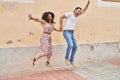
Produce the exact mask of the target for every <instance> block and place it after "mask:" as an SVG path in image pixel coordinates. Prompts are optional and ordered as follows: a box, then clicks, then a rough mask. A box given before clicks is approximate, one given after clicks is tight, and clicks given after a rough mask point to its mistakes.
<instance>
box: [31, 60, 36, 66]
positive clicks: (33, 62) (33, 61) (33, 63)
mask: <svg viewBox="0 0 120 80" xmlns="http://www.w3.org/2000/svg"><path fill="white" fill-rule="evenodd" d="M35 61H36V59H35V58H33V59H32V65H33V66H34V65H35Z"/></svg>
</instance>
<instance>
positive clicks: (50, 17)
mask: <svg viewBox="0 0 120 80" xmlns="http://www.w3.org/2000/svg"><path fill="white" fill-rule="evenodd" d="M52 19H53V17H52V15H51V14H48V20H49V22H51V21H52Z"/></svg>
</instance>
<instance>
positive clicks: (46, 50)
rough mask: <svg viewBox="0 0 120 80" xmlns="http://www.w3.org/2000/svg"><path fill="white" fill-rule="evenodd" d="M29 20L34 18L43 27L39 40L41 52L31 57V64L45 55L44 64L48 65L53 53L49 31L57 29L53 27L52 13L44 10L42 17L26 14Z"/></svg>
mask: <svg viewBox="0 0 120 80" xmlns="http://www.w3.org/2000/svg"><path fill="white" fill-rule="evenodd" d="M28 17H29V20H34V21H36V22H40V23H41V25H42V27H43V33H42V36H41V38H40V42H41V50H42V52H41V53H38V54H37V55H36V56H35V57H34V58H33V59H32V65H33V66H34V65H35V61H36V60H38V59H39V58H41V57H43V56H46V57H47V60H46V66H47V67H49V66H50V64H49V62H50V59H51V56H52V53H53V49H52V43H51V33H52V31H53V30H55V31H59V30H57V29H56V28H55V27H54V24H55V22H54V21H53V20H54V17H55V16H54V13H52V12H49V11H48V12H44V13H43V15H42V19H38V18H34V17H32V15H31V14H28Z"/></svg>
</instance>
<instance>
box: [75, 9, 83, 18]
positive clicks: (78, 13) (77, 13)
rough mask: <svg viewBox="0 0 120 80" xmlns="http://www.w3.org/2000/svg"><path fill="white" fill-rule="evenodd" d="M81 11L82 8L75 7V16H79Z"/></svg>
mask: <svg viewBox="0 0 120 80" xmlns="http://www.w3.org/2000/svg"><path fill="white" fill-rule="evenodd" d="M81 12H82V10H81V9H77V10H75V12H74V13H75V16H76V17H77V16H79V15H80V14H81Z"/></svg>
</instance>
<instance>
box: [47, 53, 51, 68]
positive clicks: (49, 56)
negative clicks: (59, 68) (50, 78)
mask: <svg viewBox="0 0 120 80" xmlns="http://www.w3.org/2000/svg"><path fill="white" fill-rule="evenodd" d="M46 57H47V60H46V66H47V67H51V65H50V59H51V55H47V56H46Z"/></svg>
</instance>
